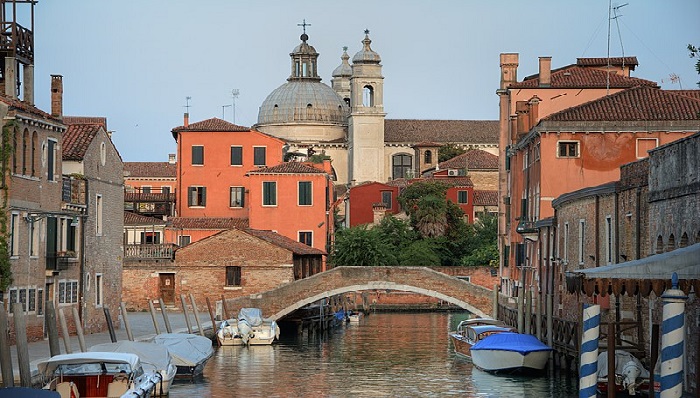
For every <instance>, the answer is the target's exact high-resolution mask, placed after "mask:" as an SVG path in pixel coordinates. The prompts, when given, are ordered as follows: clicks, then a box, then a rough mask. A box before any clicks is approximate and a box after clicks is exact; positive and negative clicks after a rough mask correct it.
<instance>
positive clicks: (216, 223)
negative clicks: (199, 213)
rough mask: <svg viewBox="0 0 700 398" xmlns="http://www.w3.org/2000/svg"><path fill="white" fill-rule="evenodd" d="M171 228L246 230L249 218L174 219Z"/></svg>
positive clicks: (170, 220) (171, 220)
mask: <svg viewBox="0 0 700 398" xmlns="http://www.w3.org/2000/svg"><path fill="white" fill-rule="evenodd" d="M169 222H170V227H171V228H182V229H234V228H235V229H246V228H248V219H247V218H224V217H172V218H170V219H169Z"/></svg>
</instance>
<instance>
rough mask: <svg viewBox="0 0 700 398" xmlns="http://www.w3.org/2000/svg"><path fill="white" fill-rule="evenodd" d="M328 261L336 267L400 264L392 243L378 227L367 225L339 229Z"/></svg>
mask: <svg viewBox="0 0 700 398" xmlns="http://www.w3.org/2000/svg"><path fill="white" fill-rule="evenodd" d="M328 261H329V262H330V263H331V265H333V266H336V267H337V266H342V265H348V266H370V265H376V266H386V265H397V264H398V262H397V260H396V257H395V256H394V254H393V249H392V247H391V245H390V244H388V243H387V242H386V241H385V240H384V239H383V237H382V236H381V234H380V232H379V231H378V230H377V229H369V228H368V227H367V225H360V226H357V227H352V228H345V229H341V230H339V231H337V232H336V234H335V242H334V244H333V249H332V251H331V256H330V258H329V260H328Z"/></svg>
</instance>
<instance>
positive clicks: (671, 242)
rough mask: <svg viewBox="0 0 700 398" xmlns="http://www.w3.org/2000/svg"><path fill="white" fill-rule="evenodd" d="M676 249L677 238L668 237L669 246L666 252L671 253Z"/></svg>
mask: <svg viewBox="0 0 700 398" xmlns="http://www.w3.org/2000/svg"><path fill="white" fill-rule="evenodd" d="M675 248H676V238H675V237H674V236H673V234H671V236H669V237H668V244H667V245H666V251H667V252H670V251H671V250H674V249H675Z"/></svg>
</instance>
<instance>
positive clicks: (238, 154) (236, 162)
mask: <svg viewBox="0 0 700 398" xmlns="http://www.w3.org/2000/svg"><path fill="white" fill-rule="evenodd" d="M231 166H243V147H242V146H232V147H231Z"/></svg>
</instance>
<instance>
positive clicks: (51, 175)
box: [46, 139, 58, 181]
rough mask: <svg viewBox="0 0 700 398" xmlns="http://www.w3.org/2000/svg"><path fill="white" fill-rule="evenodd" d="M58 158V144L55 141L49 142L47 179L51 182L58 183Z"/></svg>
mask: <svg viewBox="0 0 700 398" xmlns="http://www.w3.org/2000/svg"><path fill="white" fill-rule="evenodd" d="M57 158H58V142H57V141H55V140H51V139H50V140H49V141H48V148H47V161H46V165H47V167H48V170H47V173H46V174H47V179H48V180H49V181H56V172H57V171H58V170H56V161H57Z"/></svg>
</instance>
